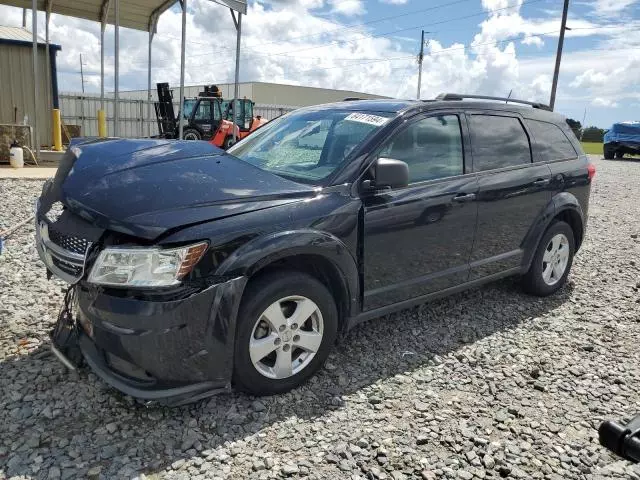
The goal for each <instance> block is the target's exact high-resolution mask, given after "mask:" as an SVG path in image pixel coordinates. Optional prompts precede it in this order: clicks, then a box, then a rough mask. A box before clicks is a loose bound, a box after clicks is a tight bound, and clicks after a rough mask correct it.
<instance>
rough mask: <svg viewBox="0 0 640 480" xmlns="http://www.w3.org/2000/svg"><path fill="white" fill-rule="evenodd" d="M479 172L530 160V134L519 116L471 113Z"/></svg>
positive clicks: (475, 166)
mask: <svg viewBox="0 0 640 480" xmlns="http://www.w3.org/2000/svg"><path fill="white" fill-rule="evenodd" d="M469 128H470V130H471V148H472V151H473V169H474V171H476V172H480V171H485V170H493V169H496V168H504V167H512V166H517V165H526V164H530V163H531V146H530V145H529V137H528V135H527V133H526V132H525V130H524V127H523V126H522V123H520V120H519V119H518V118H517V117H507V116H499V115H484V114H481V115H469Z"/></svg>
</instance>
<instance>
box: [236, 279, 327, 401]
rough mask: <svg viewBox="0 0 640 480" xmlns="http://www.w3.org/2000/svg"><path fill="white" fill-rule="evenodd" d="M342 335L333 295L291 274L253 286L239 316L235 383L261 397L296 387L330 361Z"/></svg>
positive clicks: (308, 280) (314, 283)
mask: <svg viewBox="0 0 640 480" xmlns="http://www.w3.org/2000/svg"><path fill="white" fill-rule="evenodd" d="M337 331H338V312H337V309H336V304H335V301H334V299H333V297H332V296H331V293H330V292H329V290H328V289H327V288H326V287H325V286H324V285H323V284H322V283H320V282H319V281H318V280H316V279H315V278H313V277H311V276H309V275H306V274H303V273H298V272H293V271H288V272H287V271H285V272H279V273H278V274H269V275H265V276H263V277H262V278H259V279H257V280H256V281H253V282H251V283H250V284H249V286H248V287H247V290H246V292H245V294H244V296H243V300H242V304H241V306H240V311H239V314H238V330H237V336H236V345H235V356H234V372H233V381H234V384H235V386H236V387H237V388H238V389H240V390H244V391H246V392H249V393H252V394H255V395H271V394H275V393H282V392H286V391H288V390H291V389H292V388H295V387H297V386H299V385H301V384H302V383H304V382H305V381H306V380H308V379H309V377H311V376H312V375H313V374H314V373H315V372H316V371H317V370H318V369H319V368H320V367H321V366H322V365H323V363H324V362H325V360H326V359H327V357H328V356H329V352H330V351H331V348H332V346H333V343H334V341H335V338H336V334H337Z"/></svg>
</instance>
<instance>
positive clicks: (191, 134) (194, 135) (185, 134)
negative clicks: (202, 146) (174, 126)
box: [182, 128, 202, 140]
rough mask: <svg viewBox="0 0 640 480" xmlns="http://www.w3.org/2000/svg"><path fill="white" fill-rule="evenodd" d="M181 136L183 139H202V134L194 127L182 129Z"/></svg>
mask: <svg viewBox="0 0 640 480" xmlns="http://www.w3.org/2000/svg"><path fill="white" fill-rule="evenodd" d="M182 138H183V139H185V140H202V135H200V132H199V131H198V130H196V129H195V128H185V129H184V130H183V131H182Z"/></svg>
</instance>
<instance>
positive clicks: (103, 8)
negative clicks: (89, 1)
mask: <svg viewBox="0 0 640 480" xmlns="http://www.w3.org/2000/svg"><path fill="white" fill-rule="evenodd" d="M110 5H111V0H103V1H102V5H100V25H101V26H102V31H104V29H105V27H106V26H107V18H108V16H109V6H110Z"/></svg>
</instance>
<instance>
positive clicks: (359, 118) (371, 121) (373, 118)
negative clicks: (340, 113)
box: [345, 113, 389, 127]
mask: <svg viewBox="0 0 640 480" xmlns="http://www.w3.org/2000/svg"><path fill="white" fill-rule="evenodd" d="M345 120H350V121H352V122H360V123H366V124H368V125H375V126H376V127H380V126H382V125H384V124H385V123H387V122H388V121H389V119H388V118H385V117H381V116H379V115H370V114H368V113H351V114H349V115H347V116H346V117H345Z"/></svg>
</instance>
